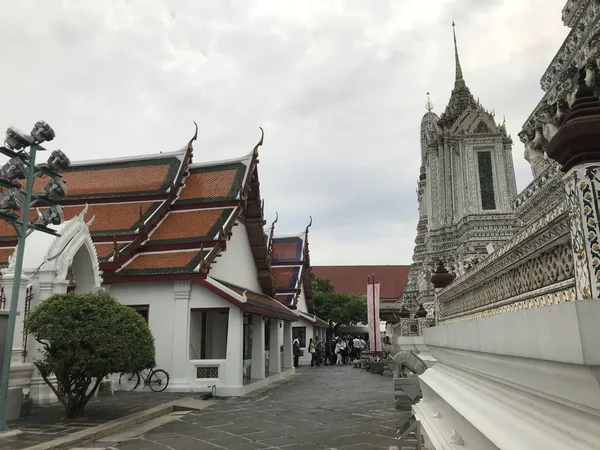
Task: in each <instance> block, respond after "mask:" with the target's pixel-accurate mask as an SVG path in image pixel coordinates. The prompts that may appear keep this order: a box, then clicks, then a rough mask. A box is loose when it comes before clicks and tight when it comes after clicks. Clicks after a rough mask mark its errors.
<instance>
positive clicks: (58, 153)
mask: <svg viewBox="0 0 600 450" xmlns="http://www.w3.org/2000/svg"><path fill="white" fill-rule="evenodd" d="M48 165H49V166H50V168H51V169H52V170H54V171H55V172H60V171H61V170H65V169H67V168H68V167H69V166H70V165H71V161H70V160H69V158H68V157H67V155H65V154H64V153H63V151H62V150H54V151H53V152H52V153H51V154H50V158H48Z"/></svg>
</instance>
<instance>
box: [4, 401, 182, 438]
mask: <svg viewBox="0 0 600 450" xmlns="http://www.w3.org/2000/svg"><path fill="white" fill-rule="evenodd" d="M188 395H190V394H168V393H165V392H161V393H155V392H116V393H115V396H114V397H99V398H93V399H92V400H90V402H89V403H88V404H87V406H86V409H85V411H86V417H84V418H81V419H77V420H68V419H66V418H65V410H64V407H63V406H62V404H60V403H57V404H54V405H48V406H38V407H34V409H33V414H32V415H31V416H28V417H26V418H24V419H17V420H13V421H11V422H9V424H8V426H9V429H11V430H15V429H18V430H21V431H22V432H23V433H22V434H18V435H16V436H12V437H7V438H0V449H2V450H19V449H24V448H27V447H30V446H32V445H35V444H39V443H41V442H47V441H48V440H51V439H56V438H59V437H61V436H65V435H68V434H71V433H74V432H77V431H81V430H83V429H85V428H90V427H95V426H97V425H101V424H104V423H106V422H109V421H111V420H114V419H119V418H121V417H124V416H127V415H129V414H133V413H136V412H139V411H142V410H144V409H148V408H152V407H154V406H158V405H161V404H163V403H167V402H170V401H173V400H176V399H178V398H182V397H185V396H188Z"/></svg>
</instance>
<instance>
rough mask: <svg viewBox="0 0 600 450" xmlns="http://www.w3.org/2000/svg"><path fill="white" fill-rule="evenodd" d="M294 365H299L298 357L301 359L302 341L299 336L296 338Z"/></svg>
mask: <svg viewBox="0 0 600 450" xmlns="http://www.w3.org/2000/svg"><path fill="white" fill-rule="evenodd" d="M293 349H294V367H298V359H300V341H299V340H298V338H296V339H294V344H293Z"/></svg>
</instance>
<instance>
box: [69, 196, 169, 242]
mask: <svg viewBox="0 0 600 450" xmlns="http://www.w3.org/2000/svg"><path fill="white" fill-rule="evenodd" d="M159 206H160V202H133V203H107V204H91V205H89V206H88V211H87V213H86V215H85V217H86V219H87V220H89V219H91V218H92V217H95V219H94V222H93V223H92V225H91V227H90V233H91V234H92V236H112V235H119V234H128V233H134V232H135V231H136V229H137V228H138V227H139V226H140V211H141V213H142V217H143V218H144V220H146V219H147V218H148V217H149V216H150V215H151V214H152V213H153V212H154V211H155V210H156V208H158V207H159ZM83 208H85V206H82V205H79V206H64V207H63V212H64V215H65V221H66V220H69V219H72V218H73V217H75V216H76V215H77V214H79V213H80V212H81V211H82V210H83Z"/></svg>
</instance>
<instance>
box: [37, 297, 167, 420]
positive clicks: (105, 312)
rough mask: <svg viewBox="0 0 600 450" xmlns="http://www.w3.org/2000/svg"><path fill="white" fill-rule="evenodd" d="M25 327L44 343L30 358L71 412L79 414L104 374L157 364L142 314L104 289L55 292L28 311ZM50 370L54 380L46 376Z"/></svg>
mask: <svg viewBox="0 0 600 450" xmlns="http://www.w3.org/2000/svg"><path fill="white" fill-rule="evenodd" d="M25 327H26V328H27V330H28V332H29V333H30V334H31V335H32V336H34V338H35V339H36V340H37V341H38V342H39V343H40V344H42V347H43V348H42V350H41V355H40V356H41V357H40V358H38V359H36V360H35V361H34V364H35V366H36V367H37V368H38V370H39V371H40V374H41V376H42V377H43V379H44V381H45V382H46V383H47V384H48V386H50V388H51V389H52V391H53V392H54V393H55V394H56V396H57V397H58V399H59V400H60V401H61V403H62V404H63V405H64V406H65V409H66V411H67V416H68V417H70V418H75V417H80V416H82V415H83V412H84V408H85V405H86V403H87V402H88V401H89V400H90V398H92V396H93V395H94V392H95V391H96V389H98V385H99V384H100V382H101V381H102V379H103V378H104V377H106V376H107V375H108V374H111V373H121V372H135V371H138V370H142V369H147V368H150V367H154V365H155V356H154V355H155V350H154V338H153V337H152V333H151V332H150V328H148V325H147V324H146V322H145V321H144V319H143V318H142V317H141V316H140V315H139V314H138V313H137V312H136V311H134V310H133V309H131V308H129V307H128V306H125V305H123V304H121V303H119V302H118V301H117V300H115V299H114V298H113V297H111V296H110V295H109V294H107V293H106V292H104V291H98V292H95V293H82V294H58V295H54V296H52V297H50V298H49V299H47V300H45V301H43V302H42V303H41V304H40V305H39V306H38V307H37V308H36V309H34V310H33V311H32V312H31V314H30V315H29V317H28V318H27V320H26V322H25ZM52 374H54V375H55V376H56V380H57V386H54V385H52V383H50V381H49V377H50V376H51V375H52ZM92 383H93V385H92ZM90 385H92V389H91V390H90V389H89V388H90Z"/></svg>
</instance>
